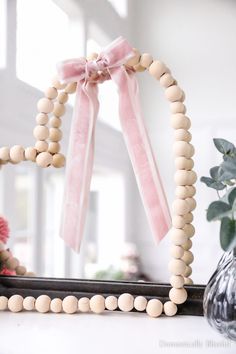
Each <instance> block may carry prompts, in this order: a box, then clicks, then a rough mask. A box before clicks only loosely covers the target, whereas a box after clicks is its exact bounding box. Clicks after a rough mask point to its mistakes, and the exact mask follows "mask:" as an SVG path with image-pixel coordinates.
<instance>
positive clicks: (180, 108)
mask: <svg viewBox="0 0 236 354" xmlns="http://www.w3.org/2000/svg"><path fill="white" fill-rule="evenodd" d="M170 111H171V113H173V114H175V113H182V114H185V113H186V107H185V105H184V104H183V103H182V102H172V103H171V104H170Z"/></svg>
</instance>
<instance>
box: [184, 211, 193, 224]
mask: <svg viewBox="0 0 236 354" xmlns="http://www.w3.org/2000/svg"><path fill="white" fill-rule="evenodd" d="M184 218H185V221H186V224H190V223H191V222H192V221H193V214H192V213H188V214H186V215H184Z"/></svg>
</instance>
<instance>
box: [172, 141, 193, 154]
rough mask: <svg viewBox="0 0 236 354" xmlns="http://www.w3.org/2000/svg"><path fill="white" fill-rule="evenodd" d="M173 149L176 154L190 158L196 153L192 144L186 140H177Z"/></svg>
mask: <svg viewBox="0 0 236 354" xmlns="http://www.w3.org/2000/svg"><path fill="white" fill-rule="evenodd" d="M173 151H174V154H175V156H184V157H186V158H190V157H192V156H193V154H194V149H193V146H192V144H189V143H187V142H186V141H175V142H174V146H173Z"/></svg>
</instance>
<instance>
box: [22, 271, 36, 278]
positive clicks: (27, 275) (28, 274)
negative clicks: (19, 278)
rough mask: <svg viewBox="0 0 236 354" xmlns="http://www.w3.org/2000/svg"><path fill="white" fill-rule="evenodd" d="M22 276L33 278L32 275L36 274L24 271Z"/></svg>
mask: <svg viewBox="0 0 236 354" xmlns="http://www.w3.org/2000/svg"><path fill="white" fill-rule="evenodd" d="M24 276H25V277H30V278H33V277H35V276H36V274H35V273H34V272H26V273H25V274H24Z"/></svg>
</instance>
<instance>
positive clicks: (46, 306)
mask: <svg viewBox="0 0 236 354" xmlns="http://www.w3.org/2000/svg"><path fill="white" fill-rule="evenodd" d="M50 303H51V299H50V297H49V296H48V295H40V296H39V297H37V299H36V302H35V309H36V310H37V311H38V312H40V313H46V312H48V311H49V310H50Z"/></svg>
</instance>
